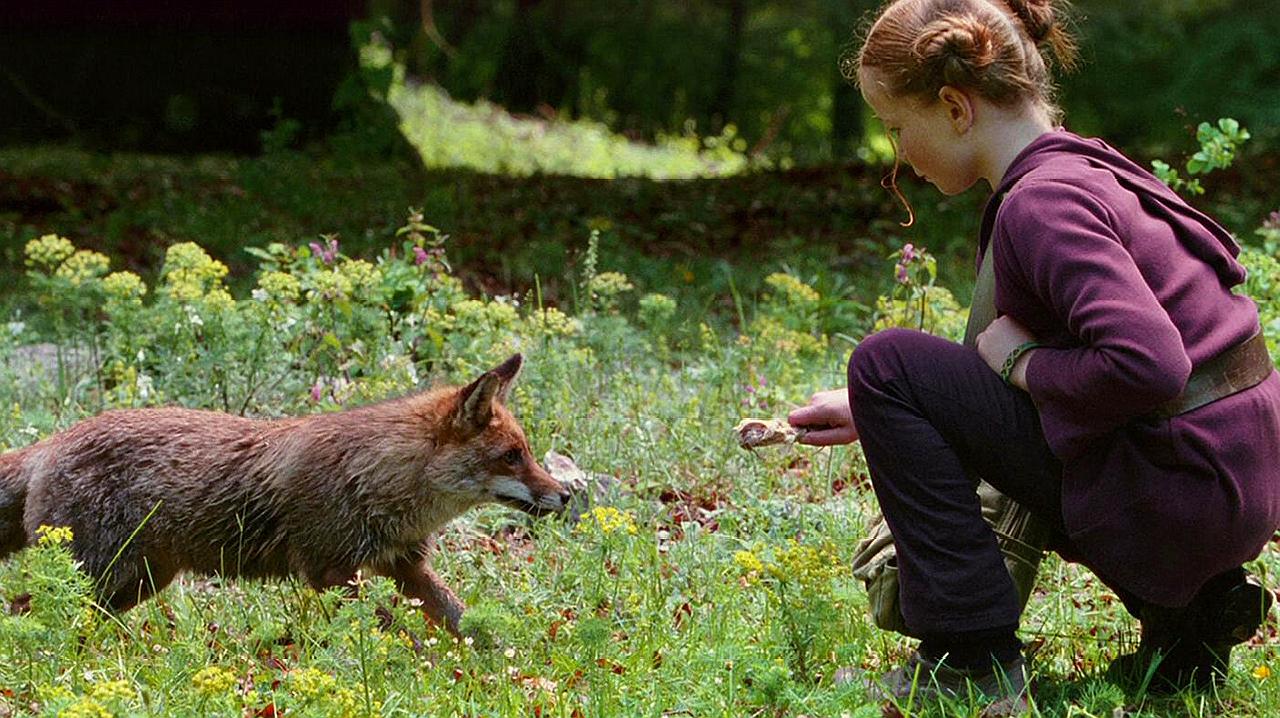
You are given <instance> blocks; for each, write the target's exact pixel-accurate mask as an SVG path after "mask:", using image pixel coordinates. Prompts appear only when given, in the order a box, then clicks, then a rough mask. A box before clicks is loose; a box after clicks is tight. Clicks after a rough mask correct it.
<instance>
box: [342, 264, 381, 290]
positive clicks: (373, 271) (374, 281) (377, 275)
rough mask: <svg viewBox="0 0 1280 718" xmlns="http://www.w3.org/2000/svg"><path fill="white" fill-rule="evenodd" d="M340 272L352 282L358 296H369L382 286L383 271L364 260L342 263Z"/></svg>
mask: <svg viewBox="0 0 1280 718" xmlns="http://www.w3.org/2000/svg"><path fill="white" fill-rule="evenodd" d="M339 271H340V272H341V273H342V275H343V276H344V277H346V278H347V279H348V280H350V282H351V287H352V290H353V291H354V292H356V294H357V296H367V295H368V294H369V293H370V292H372V291H373V290H374V289H377V287H378V285H380V284H382V270H380V269H378V268H377V267H375V266H373V265H372V264H370V263H369V262H367V261H365V260H363V259H351V260H348V261H346V262H343V263H342V266H341V267H340V268H339Z"/></svg>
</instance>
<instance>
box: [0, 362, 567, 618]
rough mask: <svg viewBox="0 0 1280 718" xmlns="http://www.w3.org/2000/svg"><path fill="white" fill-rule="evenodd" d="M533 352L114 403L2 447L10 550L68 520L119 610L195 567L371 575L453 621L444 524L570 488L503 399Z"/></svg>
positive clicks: (561, 496) (322, 578)
mask: <svg viewBox="0 0 1280 718" xmlns="http://www.w3.org/2000/svg"><path fill="white" fill-rule="evenodd" d="M523 363H524V359H523V357H522V355H520V354H515V355H513V356H512V357H511V358H509V359H507V360H506V361H504V362H502V363H501V364H500V365H498V366H497V367H495V368H493V369H490V370H488V371H485V372H484V373H482V374H481V375H480V376H479V377H477V378H476V379H475V380H474V381H472V382H471V383H470V384H467V385H465V386H462V387H456V386H443V387H438V388H434V389H427V390H424V391H421V392H418V393H415V394H410V395H407V396H404V397H400V398H396V399H389V400H385V401H382V402H379V403H375V404H370V405H367V406H362V407H356V408H351V409H346V410H342V411H337V412H332V413H327V414H316V415H310V416H303V417H292V418H283V419H269V420H265V419H251V418H245V417H241V416H235V415H231V414H225V413H221V412H216V411H206V410H197V409H185V408H146V409H119V410H112V411H107V412H103V413H102V414H99V415H97V416H95V417H92V418H89V419H85V420H83V421H80V422H79V423H76V424H74V425H72V426H71V427H69V428H67V429H65V430H63V431H61V432H58V433H55V434H53V435H52V436H50V437H48V438H46V439H44V440H42V441H40V442H38V443H35V444H32V445H30V446H27V447H24V448H21V449H17V450H14V451H10V452H7V453H4V454H0V560H3V559H5V558H6V557H7V556H9V555H10V554H12V553H14V552H17V551H19V550H21V549H23V548H25V547H27V546H29V545H31V544H32V543H34V542H35V541H36V540H37V529H39V527H41V526H54V527H61V526H67V527H70V528H71V531H72V539H71V544H70V549H71V553H72V554H73V556H74V557H75V559H76V561H78V562H79V565H80V568H81V570H83V571H84V572H85V573H87V574H88V575H89V576H90V577H91V578H92V579H93V580H94V585H95V592H96V599H97V601H98V602H99V605H101V606H103V607H104V608H107V609H108V610H110V611H112V612H115V613H123V612H125V611H128V610H129V609H130V608H132V607H134V606H135V605H137V604H138V603H140V602H142V601H145V600H147V599H148V598H150V597H151V596H153V595H154V594H155V593H157V592H159V591H161V590H162V589H164V588H165V587H166V586H167V585H168V584H169V583H170V582H171V581H172V580H173V579H174V577H175V576H177V575H178V574H179V573H181V572H183V571H189V572H192V573H196V574H202V575H216V576H226V577H246V578H266V579H270V578H285V577H290V576H293V577H297V578H299V579H301V580H303V581H305V582H306V583H308V584H310V586H312V587H313V588H315V589H316V590H318V591H323V590H325V589H328V588H333V587H342V586H344V585H347V584H349V583H350V582H351V581H352V580H353V579H355V577H356V575H357V572H360V571H366V572H371V573H373V574H377V575H383V576H387V577H390V578H391V579H392V580H393V581H394V582H395V584H396V587H397V589H398V591H399V592H400V593H401V594H403V595H404V596H407V597H409V598H415V599H419V600H420V601H421V609H422V611H423V612H424V613H425V614H426V616H427V617H428V618H429V619H431V620H432V621H433V622H435V623H436V624H438V625H442V626H444V627H445V628H446V629H447V630H449V631H450V632H452V633H453V634H455V635H458V634H459V632H460V622H461V619H462V616H463V613H464V611H465V606H464V604H463V603H462V601H460V600H459V599H458V597H457V596H456V595H455V594H454V592H453V591H452V590H451V589H450V588H449V587H448V586H447V585H445V583H444V582H443V581H442V580H441V578H440V577H439V576H438V575H437V574H436V573H435V571H434V570H432V567H431V563H430V554H431V553H432V547H433V545H434V537H435V535H436V534H437V533H438V532H439V531H440V529H442V528H443V527H444V526H445V525H446V524H447V523H448V522H449V521H451V520H452V519H454V518H455V517H457V516H458V515H460V514H462V513H463V512H465V511H467V510H468V509H470V508H472V507H474V506H477V505H479V504H482V503H490V502H497V503H500V504H505V505H507V506H511V507H513V508H516V509H520V510H522V511H524V512H527V513H529V514H532V515H536V516H541V515H546V514H553V513H558V512H562V511H563V510H564V509H565V507H566V505H567V504H568V502H569V500H570V498H571V497H570V493H569V491H568V490H566V488H565V486H564V485H563V484H561V483H560V482H559V481H557V480H556V479H555V478H554V477H552V476H551V475H550V474H549V473H548V472H547V471H546V470H545V469H543V468H542V467H541V466H539V465H538V463H537V461H536V460H535V459H534V458H533V454H532V452H531V451H530V448H529V442H528V441H527V440H526V438H525V435H524V432H523V430H522V429H521V427H520V424H519V423H517V421H516V419H515V417H514V416H513V415H512V413H511V411H510V410H509V409H508V408H507V406H506V402H507V399H508V396H509V393H510V390H511V386H512V383H513V382H514V381H515V379H516V376H517V375H518V374H519V373H520V369H521V367H522V366H523Z"/></svg>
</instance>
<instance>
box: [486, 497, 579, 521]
mask: <svg viewBox="0 0 1280 718" xmlns="http://www.w3.org/2000/svg"><path fill="white" fill-rule="evenodd" d="M497 499H498V503H500V504H502V505H504V506H510V507H511V508H513V509H519V510H521V511H523V512H525V513H526V514H530V515H532V516H548V515H550V514H558V513H560V512H561V511H563V510H564V505H563V504H559V505H558V506H548V505H547V504H544V503H542V502H541V501H537V502H533V501H527V500H525V499H523V498H519V497H516V496H498V497H497ZM557 503H558V502H557Z"/></svg>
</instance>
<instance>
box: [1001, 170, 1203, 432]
mask: <svg viewBox="0 0 1280 718" xmlns="http://www.w3.org/2000/svg"><path fill="white" fill-rule="evenodd" d="M1000 235H1001V236H999V237H998V238H997V241H996V244H995V245H994V246H995V251H996V255H995V260H996V262H997V263H998V264H997V267H998V269H997V272H998V274H999V275H1000V277H1001V278H1002V279H1006V280H1007V279H1010V278H1013V277H1016V278H1017V279H1018V280H1020V283H1021V284H1022V285H1023V286H1024V287H1025V288H1026V289H1027V290H1028V291H1029V292H1030V293H1031V294H1034V295H1035V296H1036V297H1038V298H1040V300H1041V301H1042V302H1043V303H1044V304H1045V305H1046V306H1047V308H1048V309H1049V310H1050V311H1051V312H1052V313H1053V314H1055V315H1056V316H1058V317H1060V318H1061V319H1062V320H1063V322H1064V323H1065V327H1066V330H1067V333H1069V335H1070V336H1071V337H1072V340H1073V341H1074V340H1078V341H1079V342H1081V344H1080V345H1078V346H1067V347H1063V348H1044V349H1040V350H1037V351H1036V352H1034V353H1033V354H1032V356H1031V359H1030V361H1029V362H1028V364H1027V385H1028V389H1029V391H1030V393H1031V397H1032V399H1033V400H1034V401H1035V402H1036V405H1037V407H1038V408H1039V409H1040V415H1041V422H1042V425H1043V426H1044V428H1045V434H1046V436H1048V437H1051V446H1053V448H1054V450H1055V453H1057V454H1058V455H1059V456H1070V455H1074V454H1076V453H1078V452H1079V451H1081V450H1083V449H1084V448H1087V443H1088V441H1089V440H1090V439H1091V438H1093V437H1095V436H1097V435H1098V434H1099V433H1104V432H1107V431H1110V430H1112V429H1114V428H1116V427H1117V426H1119V425H1121V424H1123V423H1125V422H1126V421H1128V420H1130V419H1132V418H1133V417H1135V416H1138V415H1140V414H1144V413H1146V412H1148V411H1150V410H1151V409H1153V408H1155V407H1156V406H1158V405H1159V404H1161V403H1162V402H1165V401H1168V400H1169V399H1172V398H1174V397H1176V396H1177V395H1178V394H1179V393H1180V392H1181V391H1182V387H1183V386H1184V385H1185V384H1186V381H1187V377H1188V376H1190V374H1191V360H1190V359H1189V358H1188V356H1187V353H1186V351H1185V350H1184V349H1183V345H1182V337H1181V336H1180V335H1179V333H1178V329H1177V327H1175V326H1174V324H1173V321H1172V320H1170V318H1169V315H1168V314H1167V313H1166V312H1165V310H1164V308H1163V307H1161V306H1160V302H1159V301H1158V300H1157V298H1156V296H1155V295H1154V293H1153V292H1152V290H1151V288H1150V287H1149V286H1147V283H1146V281H1145V280H1144V278H1143V276H1142V272H1141V271H1139V269H1138V267H1137V266H1136V265H1135V264H1134V260H1133V257H1132V256H1131V255H1130V254H1129V252H1128V251H1127V250H1126V249H1125V247H1124V245H1123V244H1122V243H1121V241H1120V239H1119V237H1117V235H1116V231H1115V229H1114V226H1113V222H1112V220H1111V217H1110V215H1109V212H1108V210H1107V208H1106V207H1105V206H1103V205H1102V204H1101V203H1100V202H1098V200H1097V199H1096V198H1095V197H1093V196H1092V195H1091V194H1090V193H1088V192H1086V191H1085V190H1083V189H1081V188H1079V187H1076V186H1073V185H1072V184H1069V183H1065V182H1058V181H1032V182H1028V183H1025V184H1023V185H1019V187H1018V188H1017V189H1016V190H1014V191H1013V192H1011V193H1010V194H1009V196H1008V197H1007V198H1006V199H1005V202H1004V207H1003V209H1002V211H1001V232H1000ZM1011 313H1012V312H1011ZM1014 318H1015V319H1018V320H1019V321H1020V322H1023V323H1024V324H1025V323H1028V322H1030V323H1033V324H1034V322H1035V319H1034V318H1032V317H1026V316H1023V317H1019V316H1017V314H1014Z"/></svg>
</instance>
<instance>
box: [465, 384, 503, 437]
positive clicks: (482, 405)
mask: <svg viewBox="0 0 1280 718" xmlns="http://www.w3.org/2000/svg"><path fill="white" fill-rule="evenodd" d="M501 389H502V378H501V377H499V376H498V375H497V374H496V373H495V372H491V371H487V372H485V373H483V374H481V375H480V378H479V379H476V380H475V381H473V382H471V383H470V384H468V385H466V386H464V387H462V388H461V389H459V390H458V409H457V413H456V414H454V417H453V424H454V426H456V427H457V428H458V429H459V430H461V431H462V432H463V433H466V434H472V433H476V432H479V431H483V430H484V428H485V427H486V426H488V425H489V421H490V420H491V419H492V418H493V401H494V399H495V398H496V397H497V396H498V392H499V391H501Z"/></svg>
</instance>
